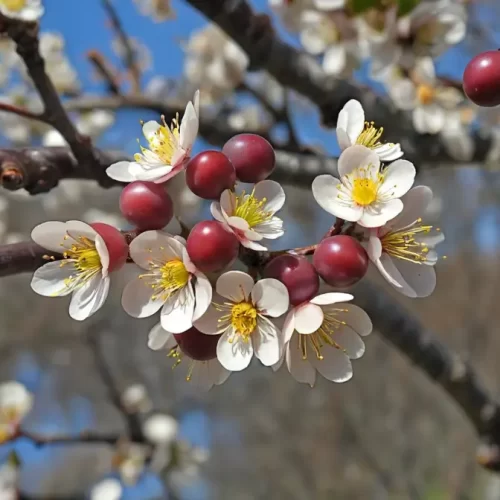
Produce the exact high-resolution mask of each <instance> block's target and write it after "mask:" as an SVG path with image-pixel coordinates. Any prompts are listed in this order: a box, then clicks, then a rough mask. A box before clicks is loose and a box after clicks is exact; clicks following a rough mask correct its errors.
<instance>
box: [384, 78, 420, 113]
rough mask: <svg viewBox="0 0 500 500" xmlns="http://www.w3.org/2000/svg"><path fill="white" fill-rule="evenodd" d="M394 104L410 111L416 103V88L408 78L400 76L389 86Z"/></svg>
mask: <svg viewBox="0 0 500 500" xmlns="http://www.w3.org/2000/svg"><path fill="white" fill-rule="evenodd" d="M389 94H390V96H391V98H392V100H393V101H394V104H395V105H396V106H397V107H398V108H399V109H402V110H403V111H411V110H413V109H414V108H415V106H416V105H417V88H416V87H415V84H414V83H413V82H412V81H411V80H409V79H408V78H402V79H401V80H398V81H397V82H395V83H393V84H392V85H390V87H389Z"/></svg>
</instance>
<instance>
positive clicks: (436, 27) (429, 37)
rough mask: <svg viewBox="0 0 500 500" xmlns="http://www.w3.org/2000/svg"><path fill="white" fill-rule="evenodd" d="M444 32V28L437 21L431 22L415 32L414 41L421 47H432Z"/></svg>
mask: <svg viewBox="0 0 500 500" xmlns="http://www.w3.org/2000/svg"><path fill="white" fill-rule="evenodd" d="M445 31H446V26H445V25H443V24H442V23H440V22H439V21H437V20H436V21H431V22H428V23H426V24H424V25H422V26H421V27H420V28H419V29H418V30H417V32H416V34H415V35H416V36H415V38H416V41H417V42H418V43H420V44H422V45H432V44H433V43H434V41H436V40H437V39H439V38H440V37H441V36H442V35H443V34H444V32H445Z"/></svg>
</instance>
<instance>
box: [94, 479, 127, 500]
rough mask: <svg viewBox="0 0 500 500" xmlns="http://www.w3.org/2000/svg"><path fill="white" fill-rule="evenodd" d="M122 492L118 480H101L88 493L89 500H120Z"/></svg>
mask: <svg viewBox="0 0 500 500" xmlns="http://www.w3.org/2000/svg"><path fill="white" fill-rule="evenodd" d="M122 491H123V488H122V485H121V483H120V481H118V479H111V478H110V479H103V480H102V481H100V482H99V483H97V484H96V485H95V486H94V487H93V488H92V490H91V491H90V500H120V498H121V496H122Z"/></svg>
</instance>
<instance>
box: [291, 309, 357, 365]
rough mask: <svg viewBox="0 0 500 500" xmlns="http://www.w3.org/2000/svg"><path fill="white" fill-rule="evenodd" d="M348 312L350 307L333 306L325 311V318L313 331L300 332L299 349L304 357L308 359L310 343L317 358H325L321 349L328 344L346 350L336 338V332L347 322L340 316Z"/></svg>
mask: <svg viewBox="0 0 500 500" xmlns="http://www.w3.org/2000/svg"><path fill="white" fill-rule="evenodd" d="M346 312H348V309H338V308H331V309H328V310H325V311H324V319H323V323H322V324H321V326H320V327H319V328H318V329H317V330H316V331H315V332H313V333H311V334H308V335H301V334H298V335H297V337H298V349H299V350H300V352H301V354H302V359H304V360H306V359H307V356H308V352H307V351H308V345H309V348H310V349H311V350H312V352H313V353H314V355H315V356H316V358H317V359H319V360H323V354H322V353H321V349H322V348H323V346H325V345H328V346H330V347H334V348H335V349H340V350H341V351H343V352H345V349H343V348H342V347H341V346H340V345H339V344H338V343H337V342H336V341H335V340H334V335H335V332H336V331H338V330H339V328H341V327H342V326H344V325H345V324H346V322H345V321H343V320H341V319H339V318H338V316H339V315H340V314H342V313H346Z"/></svg>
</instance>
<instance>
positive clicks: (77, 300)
mask: <svg viewBox="0 0 500 500" xmlns="http://www.w3.org/2000/svg"><path fill="white" fill-rule="evenodd" d="M109 283H110V279H109V276H106V277H105V278H103V277H102V275H101V274H100V273H99V274H96V275H95V276H94V277H93V278H91V279H90V280H88V281H87V282H86V283H85V284H84V285H83V286H81V287H80V288H78V289H77V290H76V291H75V292H74V293H73V296H72V297H71V302H70V304H69V315H70V316H71V317H72V318H73V319H75V320H77V321H83V320H85V319H87V318H88V317H89V316H92V314H94V313H95V312H97V311H98V310H99V309H100V308H101V307H102V306H103V304H104V302H105V301H106V299H107V297H108V293H109Z"/></svg>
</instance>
